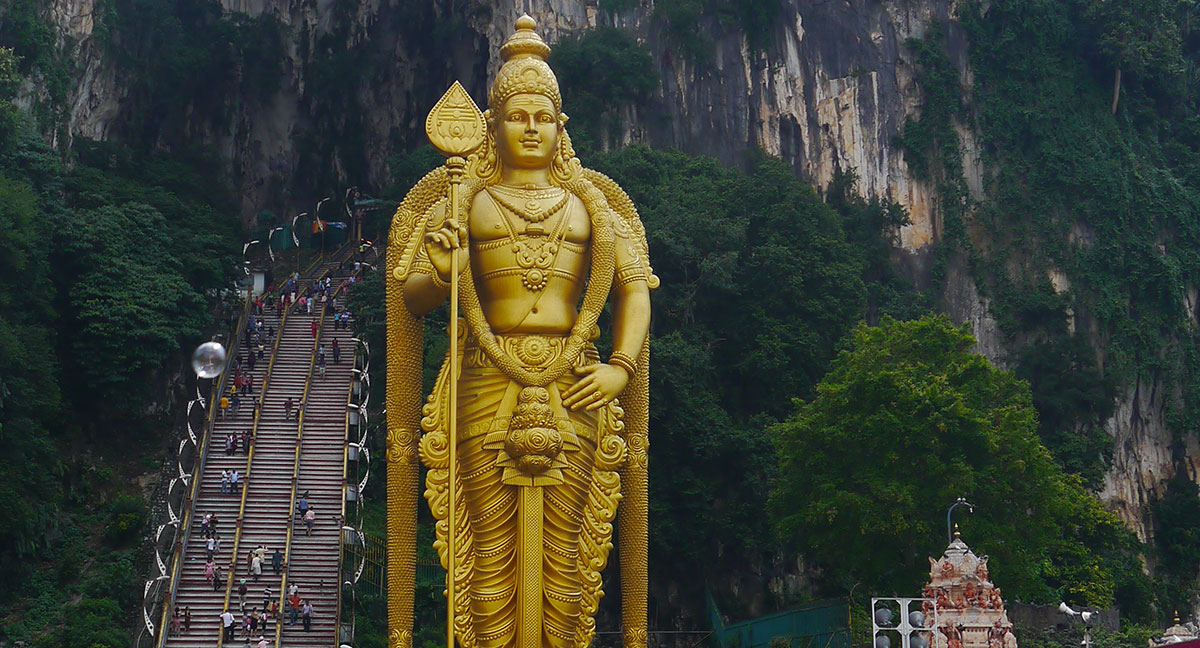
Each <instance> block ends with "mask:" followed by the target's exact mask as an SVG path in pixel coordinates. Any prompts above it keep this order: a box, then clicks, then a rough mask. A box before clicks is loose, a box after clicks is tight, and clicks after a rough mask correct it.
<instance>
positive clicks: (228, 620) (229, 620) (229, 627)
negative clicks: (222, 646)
mask: <svg viewBox="0 0 1200 648" xmlns="http://www.w3.org/2000/svg"><path fill="white" fill-rule="evenodd" d="M221 626H222V627H224V628H225V641H233V614H232V613H230V612H229V610H225V611H224V612H222V613H221Z"/></svg>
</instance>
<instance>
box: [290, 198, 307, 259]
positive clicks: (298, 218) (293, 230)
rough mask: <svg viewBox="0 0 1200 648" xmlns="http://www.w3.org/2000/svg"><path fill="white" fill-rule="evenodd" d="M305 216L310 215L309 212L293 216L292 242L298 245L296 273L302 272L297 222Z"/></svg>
mask: <svg viewBox="0 0 1200 648" xmlns="http://www.w3.org/2000/svg"><path fill="white" fill-rule="evenodd" d="M305 216H308V212H303V213H300V214H296V215H295V216H293V217H292V243H293V244H294V245H295V246H296V274H299V273H300V237H299V236H296V223H298V222H299V221H300V219H301V218H304V217H305Z"/></svg>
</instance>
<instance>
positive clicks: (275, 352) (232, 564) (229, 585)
mask: <svg viewBox="0 0 1200 648" xmlns="http://www.w3.org/2000/svg"><path fill="white" fill-rule="evenodd" d="M280 297H282V295H280ZM290 310H291V307H290V306H289V307H288V308H285V309H284V310H283V317H281V318H280V319H279V333H278V334H277V335H276V336H275V346H273V347H272V348H271V361H270V362H269V363H267V371H266V373H265V374H264V375H263V384H262V387H261V388H260V389H259V390H258V408H257V409H256V410H255V412H254V423H253V424H252V425H251V427H250V438H251V439H255V438H256V437H257V436H258V421H259V419H260V418H262V411H263V407H265V405H266V398H267V390H268V389H269V388H270V386H271V372H272V371H273V370H274V369H275V359H276V358H278V357H279V344H280V342H281V341H282V340H283V330H284V327H285V326H286V325H287V317H288V313H289V311H290ZM257 448H258V442H257V440H255V441H253V442H252V443H251V444H250V451H249V452H247V453H246V475H245V477H244V478H243V479H242V486H241V488H242V498H241V501H240V502H239V503H238V516H237V530H236V531H234V534H233V547H232V548H231V549H230V557H229V574H228V575H227V576H226V577H225V601H224V603H223V604H222V606H221V611H222V612H224V611H225V610H228V609H229V597H230V595H231V594H232V593H233V580H234V578H235V577H236V576H237V561H238V548H239V547H240V545H241V541H242V523H243V521H244V519H245V517H246V495H247V494H248V493H249V492H250V471H251V468H252V467H253V465H254V451H255V450H256V449H257ZM224 641H225V632H224V628H222V627H220V626H218V628H217V648H221V645H222V644H223V643H224Z"/></svg>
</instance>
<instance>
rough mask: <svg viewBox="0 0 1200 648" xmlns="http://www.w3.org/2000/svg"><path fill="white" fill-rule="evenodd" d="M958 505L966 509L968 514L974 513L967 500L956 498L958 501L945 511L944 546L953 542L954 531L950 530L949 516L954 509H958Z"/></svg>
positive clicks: (973, 508)
mask: <svg viewBox="0 0 1200 648" xmlns="http://www.w3.org/2000/svg"><path fill="white" fill-rule="evenodd" d="M960 504H961V505H963V506H965V507H967V512H968V513H974V512H975V505H974V504H972V503H970V502H968V501H967V498H965V497H960V498H958V500H956V501H955V502H954V503H953V504H951V505H950V508H949V509H948V510H947V511H946V544H950V543H951V542H954V529H953V528H951V527H952V525H951V523H950V516H951V515H953V514H954V509H956V508H958V506H959V505H960Z"/></svg>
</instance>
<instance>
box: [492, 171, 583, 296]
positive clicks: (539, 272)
mask: <svg viewBox="0 0 1200 648" xmlns="http://www.w3.org/2000/svg"><path fill="white" fill-rule="evenodd" d="M497 186H499V185H497ZM493 189H495V187H488V188H487V193H488V196H489V197H490V198H491V199H492V200H493V202H495V203H496V206H497V207H499V208H500V210H499V211H500V213H499V214H498V215H499V216H500V220H501V221H502V222H503V223H504V227H505V229H507V230H508V239H509V241H510V242H511V244H512V252H513V257H514V260H515V261H516V263H517V268H518V269H519V270H520V271H521V283H522V284H523V285H524V286H525V288H527V289H529V290H531V291H533V292H538V291H541V290H542V289H544V288H545V287H546V284H548V283H549V282H550V276H551V274H552V273H553V268H554V261H555V259H557V258H558V252H559V249H561V247H562V242H563V238H564V236H565V235H566V229H567V227H566V223H567V220H568V218H567V217H566V216H564V217H562V218H560V219H558V223H557V224H556V225H555V226H554V229H553V230H552V231H551V232H546V230H545V229H544V228H543V227H542V223H543V222H545V221H546V220H547V219H548V218H550V217H551V216H553V215H554V214H556V213H558V212H560V211H562V209H563V207H566V205H567V202H568V201H569V200H570V197H571V194H570V193H568V192H567V191H566V190H564V189H558V190H557V191H561V192H562V196H561V197H560V198H559V200H558V201H557V202H555V203H554V204H553V205H551V206H550V207H549V208H547V209H541V203H539V202H537V199H536V198H529V200H528V201H527V202H526V203H525V206H526V208H527V209H524V210H522V209H521V208H520V207H518V206H517V205H513V204H511V203H510V202H509V201H508V200H505V199H504V198H502V197H501V196H500V195H498V194H499V193H500V192H499V191H493ZM504 189H508V190H509V191H518V190H514V189H512V188H510V187H504ZM553 191H554V190H550V191H547V192H545V193H546V195H545V196H543V197H541V198H542V199H543V200H545V199H549V198H553V197H555V193H553ZM524 193H525V197H527V198H528V197H529V194H530V193H531V192H524ZM506 212H511V213H512V214H513V215H515V216H517V217H518V218H520V219H521V220H523V221H525V222H526V223H527V225H526V226H525V231H524V232H523V233H522V234H517V232H516V230H515V229H514V228H513V225H512V223H510V222H509V216H508V214H507V213H506Z"/></svg>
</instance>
